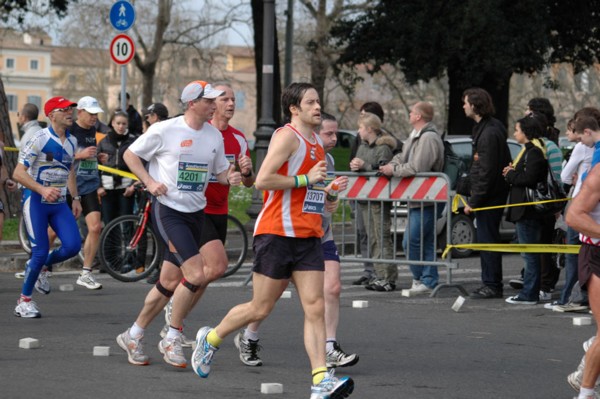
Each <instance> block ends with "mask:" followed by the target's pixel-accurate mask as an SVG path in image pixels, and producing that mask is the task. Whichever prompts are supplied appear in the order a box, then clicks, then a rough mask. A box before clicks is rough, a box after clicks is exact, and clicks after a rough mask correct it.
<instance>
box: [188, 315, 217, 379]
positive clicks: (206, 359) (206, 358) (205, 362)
mask: <svg viewBox="0 0 600 399" xmlns="http://www.w3.org/2000/svg"><path fill="white" fill-rule="evenodd" d="M212 330H213V329H212V328H210V327H202V328H201V329H199V330H198V333H197V334H196V349H194V353H192V368H193V369H194V372H195V373H196V374H198V375H199V376H200V377H202V378H206V377H208V375H209V374H210V364H211V363H212V358H213V355H214V353H215V352H216V351H218V350H219V348H215V347H214V346H212V345H211V344H209V343H208V341H206V336H207V335H208V333H209V332H211V331H212Z"/></svg>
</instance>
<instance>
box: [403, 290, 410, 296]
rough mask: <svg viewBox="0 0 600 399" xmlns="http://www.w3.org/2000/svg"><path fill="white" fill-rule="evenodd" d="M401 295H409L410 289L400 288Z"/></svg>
mask: <svg viewBox="0 0 600 399" xmlns="http://www.w3.org/2000/svg"><path fill="white" fill-rule="evenodd" d="M402 296H406V297H409V296H410V290H409V289H405V290H402Z"/></svg>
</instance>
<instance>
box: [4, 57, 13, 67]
mask: <svg viewBox="0 0 600 399" xmlns="http://www.w3.org/2000/svg"><path fill="white" fill-rule="evenodd" d="M6 69H15V59H14V58H7V59H6Z"/></svg>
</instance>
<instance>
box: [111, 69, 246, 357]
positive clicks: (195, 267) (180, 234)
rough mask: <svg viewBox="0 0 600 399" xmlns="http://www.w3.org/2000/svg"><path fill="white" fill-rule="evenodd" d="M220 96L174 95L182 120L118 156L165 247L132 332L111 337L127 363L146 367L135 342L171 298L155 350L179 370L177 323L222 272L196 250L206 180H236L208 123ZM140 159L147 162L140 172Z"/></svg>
mask: <svg viewBox="0 0 600 399" xmlns="http://www.w3.org/2000/svg"><path fill="white" fill-rule="evenodd" d="M221 94H223V92H222V91H219V90H215V89H213V88H212V86H211V85H210V84H208V83H206V82H203V81H194V82H191V83H189V84H188V85H187V86H186V87H185V88H184V89H183V92H182V93H181V102H182V103H183V105H184V107H185V111H184V114H183V116H180V117H177V118H173V119H170V120H167V121H164V122H158V123H155V124H153V125H152V126H150V128H149V129H148V131H147V132H146V133H144V134H143V135H142V136H140V138H138V139H137V140H136V141H135V142H134V143H133V144H132V145H131V146H130V147H129V149H128V150H127V151H126V152H125V154H124V159H125V162H126V163H127V165H128V166H129V169H130V170H131V171H132V172H133V173H135V174H136V175H137V177H138V178H139V179H140V180H141V181H142V183H144V184H145V186H146V189H147V190H148V192H149V193H150V194H152V195H153V196H155V197H156V198H155V199H156V201H153V204H152V223H153V226H154V232H155V233H156V234H157V235H158V236H160V238H161V239H162V241H163V243H164V245H165V257H164V261H163V265H162V269H161V273H160V278H159V281H158V282H157V283H156V286H154V287H153V288H152V289H151V290H150V292H149V293H148V295H147V296H146V299H145V301H144V308H143V309H142V311H141V312H140V314H139V315H138V317H137V319H136V321H135V323H133V325H132V327H131V328H130V329H128V330H127V331H125V332H124V333H122V334H120V335H119V336H117V343H118V344H119V346H120V347H121V348H123V350H125V351H126V352H127V356H128V359H129V362H130V363H132V364H135V365H146V364H148V356H146V355H145V354H144V352H143V348H142V342H141V341H142V338H143V336H144V330H145V329H146V327H147V326H148V325H149V324H150V322H151V321H152V320H153V319H154V318H155V317H156V315H158V314H159V313H160V312H161V310H162V309H163V307H164V306H165V305H166V304H167V302H168V301H169V299H170V298H171V297H173V310H172V315H171V324H170V326H169V331H168V332H167V335H166V336H165V338H164V339H163V340H162V341H160V343H159V344H158V349H159V350H160V352H161V353H162V354H163V355H164V359H165V361H166V362H167V363H169V364H171V365H173V366H175V367H186V366H187V362H186V359H185V356H184V355H183V351H182V349H181V343H182V331H183V319H184V317H185V316H186V314H187V313H188V312H189V310H190V308H191V305H192V300H193V298H194V295H195V294H197V293H198V292H199V291H201V290H205V289H206V286H207V285H208V284H209V283H210V282H211V281H213V280H215V279H217V278H219V277H220V275H221V274H222V272H220V271H219V270H214V268H211V265H209V264H205V262H204V260H203V258H202V256H201V255H200V253H199V252H198V248H200V238H201V233H202V225H203V219H204V211H203V209H204V207H205V206H206V197H205V196H204V192H205V190H206V187H207V185H208V179H209V177H210V176H211V174H214V175H215V176H216V178H217V181H218V182H219V183H221V184H231V185H238V184H239V183H240V182H241V180H242V177H241V174H240V172H236V171H235V169H234V168H233V167H231V168H230V166H229V165H230V164H229V161H228V160H227V158H225V151H224V146H223V139H222V137H221V133H220V132H219V131H218V130H217V129H216V128H214V127H213V126H211V125H210V124H209V123H208V121H209V120H210V119H211V118H212V115H213V113H214V111H215V108H216V105H215V98H217V97H218V96H220V95H221ZM142 159H143V160H145V161H147V162H148V165H149V167H148V171H146V169H145V168H144V165H143V164H142Z"/></svg>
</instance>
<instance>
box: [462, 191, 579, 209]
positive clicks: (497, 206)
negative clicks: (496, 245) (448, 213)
mask: <svg viewBox="0 0 600 399" xmlns="http://www.w3.org/2000/svg"><path fill="white" fill-rule="evenodd" d="M570 199H571V198H560V199H553V200H545V201H535V202H520V203H518V204H505V205H495V206H485V207H482V208H473V209H471V211H472V212H477V211H489V210H490V209H499V208H512V207H515V206H530V205H536V204H549V203H551V202H563V201H569V200H570ZM460 202H462V203H463V205H464V206H467V201H466V200H465V199H464V198H463V197H462V196H461V195H460V194H456V195H455V196H454V198H452V213H458V207H459V205H460Z"/></svg>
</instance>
